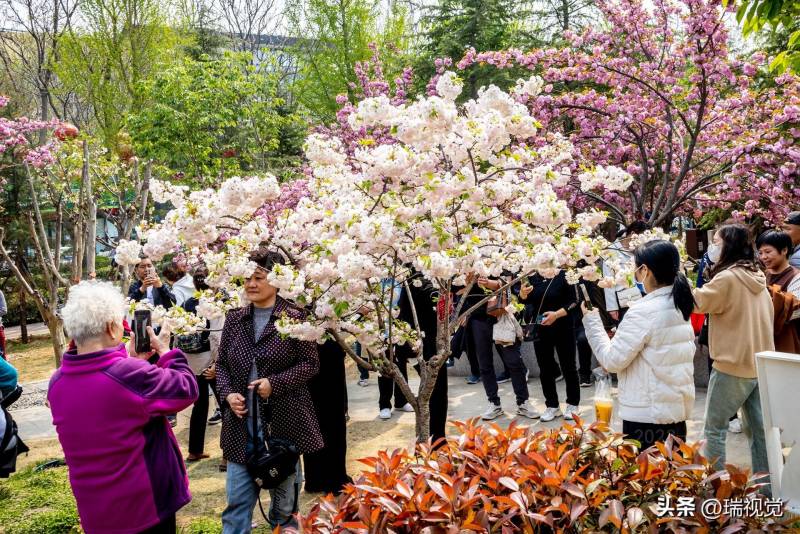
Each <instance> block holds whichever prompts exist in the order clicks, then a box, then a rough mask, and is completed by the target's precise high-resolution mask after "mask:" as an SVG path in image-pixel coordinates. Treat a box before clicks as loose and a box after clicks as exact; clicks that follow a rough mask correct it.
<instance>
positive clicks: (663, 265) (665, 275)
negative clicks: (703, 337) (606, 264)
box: [633, 239, 694, 321]
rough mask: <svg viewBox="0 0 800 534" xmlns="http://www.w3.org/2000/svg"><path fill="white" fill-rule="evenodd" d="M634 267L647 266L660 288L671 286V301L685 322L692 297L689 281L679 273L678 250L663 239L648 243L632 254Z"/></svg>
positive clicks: (692, 300)
mask: <svg viewBox="0 0 800 534" xmlns="http://www.w3.org/2000/svg"><path fill="white" fill-rule="evenodd" d="M633 260H634V261H635V262H636V267H640V266H642V265H647V268H648V269H650V272H651V273H653V276H654V277H655V279H656V282H658V283H659V284H660V285H662V286H669V285H671V286H672V301H673V302H674V303H675V308H676V309H677V310H678V311H679V312H681V315H683V318H684V319H685V320H687V321H688V320H689V316H690V315H691V314H692V310H694V296H692V287H691V286H690V285H689V280H687V279H686V276H685V275H684V274H683V273H682V272H681V255H680V254H679V253H678V248H677V247H676V246H675V245H673V244H672V243H670V242H669V241H665V240H663V239H657V240H655V241H648V242H647V243H645V244H643V245H641V246H639V247H638V248H637V249H636V250H635V251H634V253H633Z"/></svg>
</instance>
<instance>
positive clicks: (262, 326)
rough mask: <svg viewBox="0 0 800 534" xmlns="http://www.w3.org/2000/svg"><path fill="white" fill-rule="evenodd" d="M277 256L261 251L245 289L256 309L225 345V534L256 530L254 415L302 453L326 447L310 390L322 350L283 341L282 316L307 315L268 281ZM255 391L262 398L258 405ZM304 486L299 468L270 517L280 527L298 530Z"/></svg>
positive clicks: (235, 315) (220, 378) (273, 502)
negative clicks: (251, 455)
mask: <svg viewBox="0 0 800 534" xmlns="http://www.w3.org/2000/svg"><path fill="white" fill-rule="evenodd" d="M274 255H275V253H258V254H256V253H254V256H253V258H252V259H253V261H255V262H256V264H258V265H259V269H256V272H255V273H254V274H253V275H252V276H251V277H250V278H249V279H248V280H247V282H246V284H245V290H246V293H247V295H248V298H250V300H251V302H252V304H250V305H249V306H247V307H245V308H240V309H236V310H232V311H230V312H228V314H227V316H226V318H225V326H224V327H223V330H222V338H221V340H220V347H219V357H218V359H217V388H218V391H219V395H220V398H222V399H226V407H225V409H224V411H223V419H222V434H221V436H220V445H221V447H222V451H223V456H224V457H225V459H227V460H228V472H227V476H226V485H225V486H226V496H227V501H228V505H227V507H226V508H225V510H224V511H223V513H222V525H223V533H224V534H240V533H243V532H250V525H251V521H252V516H253V509H254V507H255V504H256V501H257V499H258V496H259V488H258V486H257V485H256V484H255V483H254V482H253V481H252V479H251V478H250V475H249V474H248V472H247V467H246V462H247V456H248V448H249V449H250V450H251V451H252V450H253V449H254V445H253V438H251V437H250V435H249V434H248V425H249V424H251V421H252V418H251V415H252V414H253V412H256V413H257V414H258V419H259V420H260V423H261V425H260V427H261V428H262V429H267V428H268V429H269V431H270V433H271V435H272V436H275V437H280V438H284V439H287V440H289V441H291V442H293V443H294V444H295V445H296V446H297V448H298V449H299V450H300V452H302V453H308V452H314V451H317V450H319V449H321V448H322V447H323V446H324V443H323V440H322V434H321V433H320V429H319V423H318V422H317V416H316V413H315V411H314V404H313V402H312V400H311V395H310V394H309V391H308V387H307V383H308V381H309V380H310V379H311V378H312V377H313V376H314V375H316V374H317V373H318V372H319V357H318V355H317V345H316V343H313V342H308V341H300V340H297V339H293V338H290V337H286V336H282V335H280V334H279V333H278V330H277V328H276V327H275V321H276V320H278V319H279V318H280V317H282V316H284V315H286V316H289V317H291V318H294V319H302V318H303V316H304V312H303V311H302V310H300V309H298V308H296V307H294V306H292V305H291V304H290V303H289V302H287V301H286V300H284V299H282V298H281V297H279V296H277V295H276V294H275V292H276V290H275V288H274V287H272V286H270V285H269V283H268V281H267V280H266V273H267V272H268V271H269V269H271V268H272V265H273V264H274V263H278V262H279V261H280V257H277V258H274V257H273V256H274ZM257 299H262V300H260V301H259V300H257ZM254 364H255V365H254ZM251 388H252V389H251ZM252 391H256V392H257V393H258V396H257V400H256V401H255V405H253V404H252ZM267 403H269V407H270V416H269V421H268V420H267V419H268V418H267V414H268V411H267V409H266V408H267ZM251 432H252V427H251ZM256 441H259V442H260V443H263V441H261V440H258V439H257V440H256ZM301 483H302V472H301V470H300V462H298V463H297V466H296V471H295V473H294V474H293V475H290V476H289V478H287V479H286V480H285V481H284V482H283V483H281V484H280V485H279V486H278V487H277V488H274V489H271V490H270V491H269V492H270V497H271V499H270V507H269V513H268V517H267V519H268V521H269V523H270V524H271V525H272V526H273V527H275V526H277V525H281V526H284V527H295V526H296V525H297V521H296V518H295V514H296V513H297V506H298V498H297V496H298V493H299V491H300V485H301Z"/></svg>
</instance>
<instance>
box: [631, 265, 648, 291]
mask: <svg viewBox="0 0 800 534" xmlns="http://www.w3.org/2000/svg"><path fill="white" fill-rule="evenodd" d="M638 272H639V269H636V271H635V272H634V273H633V282H634V283H635V284H636V288H637V289H638V290H639V293H641V294H642V296H644V295H646V294H647V291H645V289H644V284H643V283H642V282H640V281H639V279H638V278H637V277H636V273H638Z"/></svg>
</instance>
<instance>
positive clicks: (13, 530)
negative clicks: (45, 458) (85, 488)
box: [0, 462, 81, 534]
mask: <svg viewBox="0 0 800 534" xmlns="http://www.w3.org/2000/svg"><path fill="white" fill-rule="evenodd" d="M42 463H44V462H42ZM79 524H80V521H79V519H78V509H77V507H76V506H75V498H74V497H73V496H72V490H71V489H70V485H69V479H68V477H67V468H66V467H58V468H53V469H46V470H44V471H36V470H35V467H29V468H26V469H23V470H21V471H19V472H18V473H15V474H13V475H11V477H9V478H8V479H7V480H2V481H0V532H3V533H4V534H66V533H70V532H81V529H80V526H79Z"/></svg>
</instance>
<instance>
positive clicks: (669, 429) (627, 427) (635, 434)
mask: <svg viewBox="0 0 800 534" xmlns="http://www.w3.org/2000/svg"><path fill="white" fill-rule="evenodd" d="M622 433H623V434H625V435H626V436H627V437H628V438H630V439H635V440H636V441H638V442H639V443H641V444H642V447H641V449H640V450H645V449H648V448H650V447H652V446H653V445H655V443H656V442H657V441H661V442H663V441H664V440H666V439H667V436H669V435H670V434H672V435H673V436H675V437H678V438H681V439H682V440H683V441H686V421H681V422H680V423H670V424H668V425H657V424H655V423H637V422H634V421H625V420H624V419H623V421H622Z"/></svg>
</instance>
